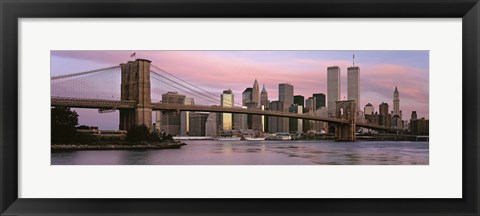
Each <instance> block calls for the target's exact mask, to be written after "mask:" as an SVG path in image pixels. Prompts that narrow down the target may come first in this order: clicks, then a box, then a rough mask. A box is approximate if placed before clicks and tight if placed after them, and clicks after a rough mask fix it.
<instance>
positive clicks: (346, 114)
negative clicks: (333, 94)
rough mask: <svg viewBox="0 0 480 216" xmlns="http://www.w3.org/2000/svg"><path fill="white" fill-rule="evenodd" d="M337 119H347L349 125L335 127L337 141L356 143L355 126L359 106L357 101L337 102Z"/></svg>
mask: <svg viewBox="0 0 480 216" xmlns="http://www.w3.org/2000/svg"><path fill="white" fill-rule="evenodd" d="M335 104H336V110H335V118H340V119H346V120H348V122H349V123H347V124H336V125H335V139H336V140H337V141H355V139H356V137H355V124H356V113H357V105H356V103H355V100H343V101H335Z"/></svg>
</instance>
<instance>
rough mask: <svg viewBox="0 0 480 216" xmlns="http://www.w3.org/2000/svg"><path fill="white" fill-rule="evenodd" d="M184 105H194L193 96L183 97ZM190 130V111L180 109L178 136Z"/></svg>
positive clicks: (184, 134)
mask: <svg viewBox="0 0 480 216" xmlns="http://www.w3.org/2000/svg"><path fill="white" fill-rule="evenodd" d="M183 104H185V105H195V102H194V99H193V98H185V101H184V103H183ZM189 131H190V111H182V112H181V113H180V136H186V135H188V132H189Z"/></svg>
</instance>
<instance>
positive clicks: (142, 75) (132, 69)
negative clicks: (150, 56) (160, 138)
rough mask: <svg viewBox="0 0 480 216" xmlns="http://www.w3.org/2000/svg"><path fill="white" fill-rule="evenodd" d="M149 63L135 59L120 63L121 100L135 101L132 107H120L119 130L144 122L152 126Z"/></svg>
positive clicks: (149, 126)
mask: <svg viewBox="0 0 480 216" xmlns="http://www.w3.org/2000/svg"><path fill="white" fill-rule="evenodd" d="M150 63H151V61H149V60H146V59H137V60H135V61H129V62H127V63H122V64H120V67H121V70H122V78H121V96H120V97H121V100H122V101H123V100H130V101H135V108H134V109H120V126H119V128H120V130H128V129H130V128H131V127H132V126H135V125H142V124H144V125H145V126H147V127H148V128H149V129H150V128H151V127H152V101H151V98H150Z"/></svg>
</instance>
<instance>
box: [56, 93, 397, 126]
mask: <svg viewBox="0 0 480 216" xmlns="http://www.w3.org/2000/svg"><path fill="white" fill-rule="evenodd" d="M51 106H60V107H62V106H63V107H73V108H91V109H102V108H103V109H134V108H135V101H119V100H103V99H102V100H99V99H79V98H64V97H52V98H51ZM152 110H161V111H175V112H180V111H199V112H218V113H234V114H251V115H266V116H274V117H288V118H298V119H304V120H314V121H322V122H328V123H334V124H349V121H348V120H345V119H338V118H328V117H320V116H311V115H306V114H297V113H290V112H280V111H272V110H260V109H244V108H239V107H221V106H202V105H183V104H171V103H152ZM356 126H359V127H364V128H368V129H373V130H381V131H388V132H397V131H398V132H401V131H403V130H401V129H394V128H387V127H383V126H380V125H371V124H366V123H359V122H358V123H356Z"/></svg>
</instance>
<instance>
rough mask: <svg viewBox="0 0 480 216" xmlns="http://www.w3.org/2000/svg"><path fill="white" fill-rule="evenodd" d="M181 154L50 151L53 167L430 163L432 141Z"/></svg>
mask: <svg viewBox="0 0 480 216" xmlns="http://www.w3.org/2000/svg"><path fill="white" fill-rule="evenodd" d="M186 143H187V144H188V145H186V146H183V147H182V149H165V150H142V151H138V150H137V151H125V150H122V151H64V152H52V164H53V165H71V164H76V165H95V164H98V165H162V164H165V165H166V164H168V165H187V164H188V165H299V164H303V165H315V164H322V165H339V164H345V165H377V164H378V165H380V164H423V165H427V164H428V152H429V148H428V142H345V143H343V142H328V141H295V142H292V141H211V140H201V141H200V140H198V141H186Z"/></svg>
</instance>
